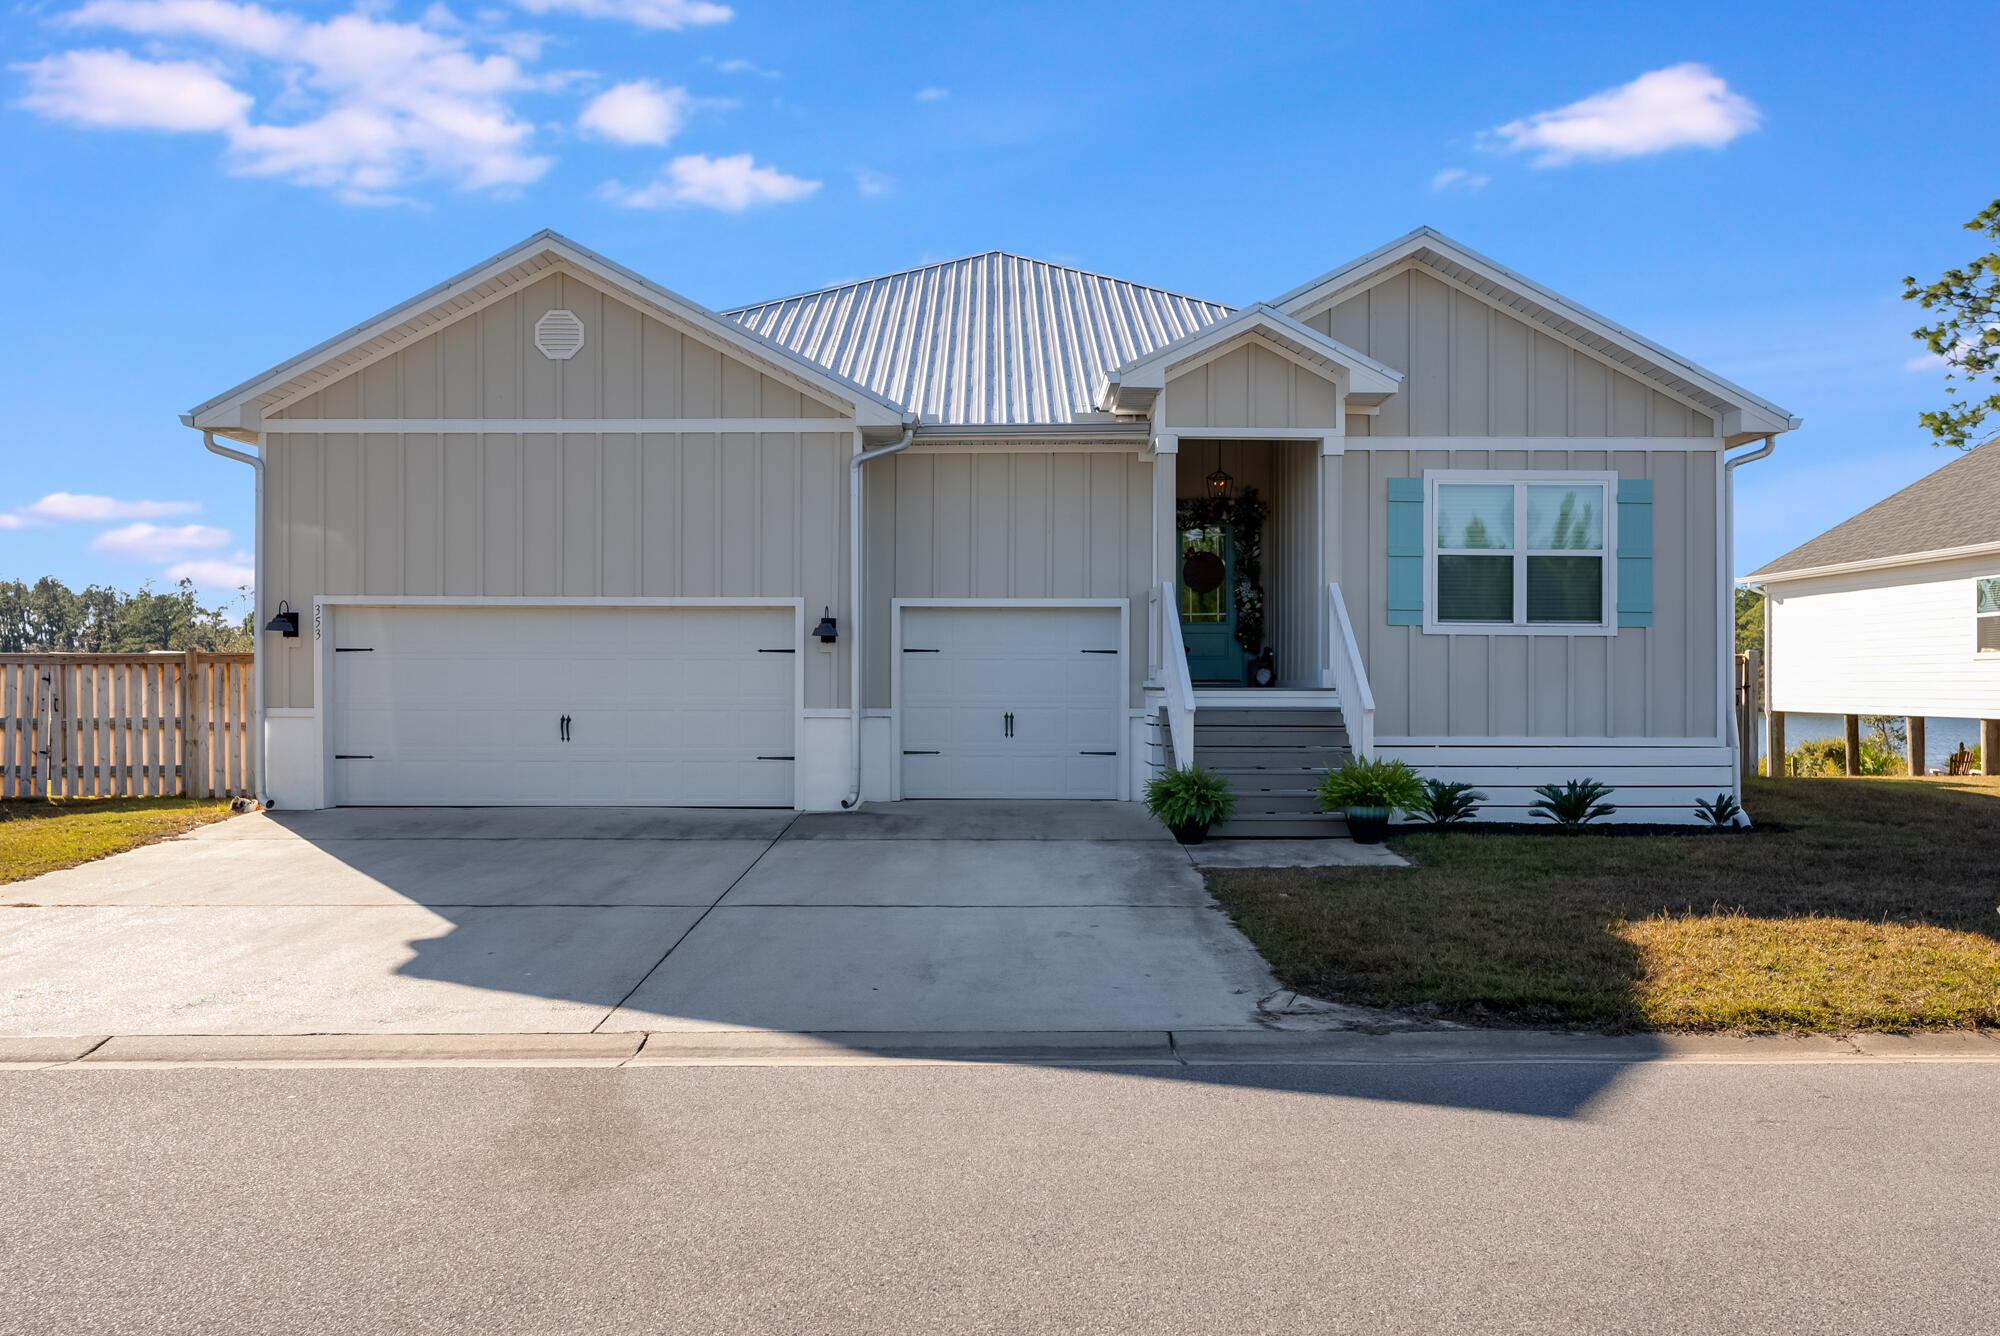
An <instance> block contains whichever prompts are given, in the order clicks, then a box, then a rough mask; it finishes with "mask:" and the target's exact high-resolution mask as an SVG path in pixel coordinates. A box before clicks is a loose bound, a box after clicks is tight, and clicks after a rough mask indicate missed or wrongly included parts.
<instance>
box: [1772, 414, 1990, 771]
mask: <svg viewBox="0 0 2000 1336" xmlns="http://www.w3.org/2000/svg"><path fill="white" fill-rule="evenodd" d="M1742 583H1743V584H1746V585H1757V586H1761V587H1762V588H1763V590H1764V592H1765V597H1766V600H1767V601H1766V604H1765V626H1764V653H1765V675H1766V676H1765V680H1766V683H1767V687H1766V696H1767V700H1768V705H1767V707H1766V708H1767V709H1768V710H1769V711H1770V716H1769V717H1770V720H1771V724H1770V728H1771V739H1770V743H1769V746H1768V748H1767V750H1766V754H1767V755H1781V754H1783V751H1784V726H1785V724H1784V716H1785V714H1787V713H1794V714H1838V715H1863V714H1878V715H1881V714H1886V715H1904V716H1908V717H1909V719H1910V746H1911V754H1912V755H1915V756H1921V755H1922V754H1923V721H1924V719H1926V718H1946V719H1978V720H1980V721H1981V723H1980V735H1981V752H1982V755H1983V757H1984V758H1985V764H1986V766H1987V768H1988V770H1989V771H1990V770H1992V769H1993V768H1994V757H1995V754H1996V751H2000V439H1996V440H1995V441H1989V442H1987V443H1986V444H1984V445H1982V446H1980V447H1979V448H1978V449H1976V450H1972V451H1969V452H1967V453H1966V454H1964V455H1962V456H1960V457H1959V458H1957V459H1955V460H1953V461H1952V462H1951V463H1949V464H1947V465H1945V466H1944V467H1943V468H1941V469H1939V470H1937V472H1935V473H1931V474H1928V475H1926V476H1925V477H1922V478H1919V479H1918V480H1917V481H1916V482H1913V483H1911V484H1910V485H1909V486H1908V487H1905V488H1904V489H1903V490H1902V491H1900V492H1897V493H1896V494H1895V495H1893V496H1891V497H1888V498H1887V499H1886V500H1882V501H1878V502H1876V503H1875V504H1874V505H1872V506H1870V507H1869V508H1868V509H1866V510H1864V511H1862V512H1861V513H1860V514H1859V515H1856V516H1855V517H1854V518H1853V519H1850V520H1847V521H1846V522H1844V523H1841V524H1837V525H1835V526H1834V527H1833V528H1831V529H1828V530H1827V531H1826V532H1825V533H1823V534H1821V535H1820V536H1819V537H1817V538H1814V539H1812V540H1811V541H1810V542H1807V543H1805V544H1803V545H1801V546H1799V547H1796V548H1794V549H1793V550H1791V551H1790V552H1787V553H1786V554H1785V555H1784V556H1782V557H1779V558H1778V559H1777V560H1775V561H1771V562H1766V563H1765V564H1764V565H1763V566H1761V567H1759V568H1758V569H1757V570H1755V571H1752V572H1751V573H1750V574H1749V575H1746V576H1744V577H1743V580H1742Z"/></svg>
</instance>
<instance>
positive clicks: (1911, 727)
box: [1903, 714, 1926, 778]
mask: <svg viewBox="0 0 2000 1336" xmlns="http://www.w3.org/2000/svg"><path fill="white" fill-rule="evenodd" d="M1903 731H1904V732H1905V733H1906V734H1907V735H1908V739H1909V743H1908V748H1909V761H1908V762H1907V764H1908V765H1909V767H1910V774H1911V776H1912V777H1913V778H1914V777H1915V776H1917V775H1921V774H1923V773H1925V765H1924V756H1925V754H1926V753H1925V751H1924V716H1922V715H1920V714H1913V715H1909V716H1906V717H1905V718H1904V720H1903Z"/></svg>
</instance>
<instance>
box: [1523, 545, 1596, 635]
mask: <svg viewBox="0 0 2000 1336" xmlns="http://www.w3.org/2000/svg"><path fill="white" fill-rule="evenodd" d="M1528 620H1529V621H1531V622H1600V621H1603V620H1604V558H1602V557H1529V558H1528Z"/></svg>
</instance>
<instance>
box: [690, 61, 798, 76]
mask: <svg viewBox="0 0 2000 1336" xmlns="http://www.w3.org/2000/svg"><path fill="white" fill-rule="evenodd" d="M702 59H703V61H704V62H705V63H707V64H710V65H713V66H715V68H716V70H717V71H718V72H720V73H723V74H754V75H756V76H757V77H758V78H760V79H782V78H784V77H785V76H784V74H783V73H782V72H781V71H778V70H767V69H765V68H764V67H763V66H761V65H759V64H757V63H756V62H755V61H751V60H745V59H743V57H741V56H733V57H731V58H730V59H728V60H722V61H718V60H716V59H715V58H714V57H713V56H704V57H702Z"/></svg>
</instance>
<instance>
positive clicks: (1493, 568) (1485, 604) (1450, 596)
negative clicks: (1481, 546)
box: [1437, 556, 1514, 622]
mask: <svg viewBox="0 0 2000 1336" xmlns="http://www.w3.org/2000/svg"><path fill="white" fill-rule="evenodd" d="M1437 560H1438V588H1437V595H1438V612H1437V616H1438V620H1439V621H1441V622H1511V621H1513V620H1514V559H1513V558H1512V557H1447V556H1440V557H1439V558H1438V559H1437Z"/></svg>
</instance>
